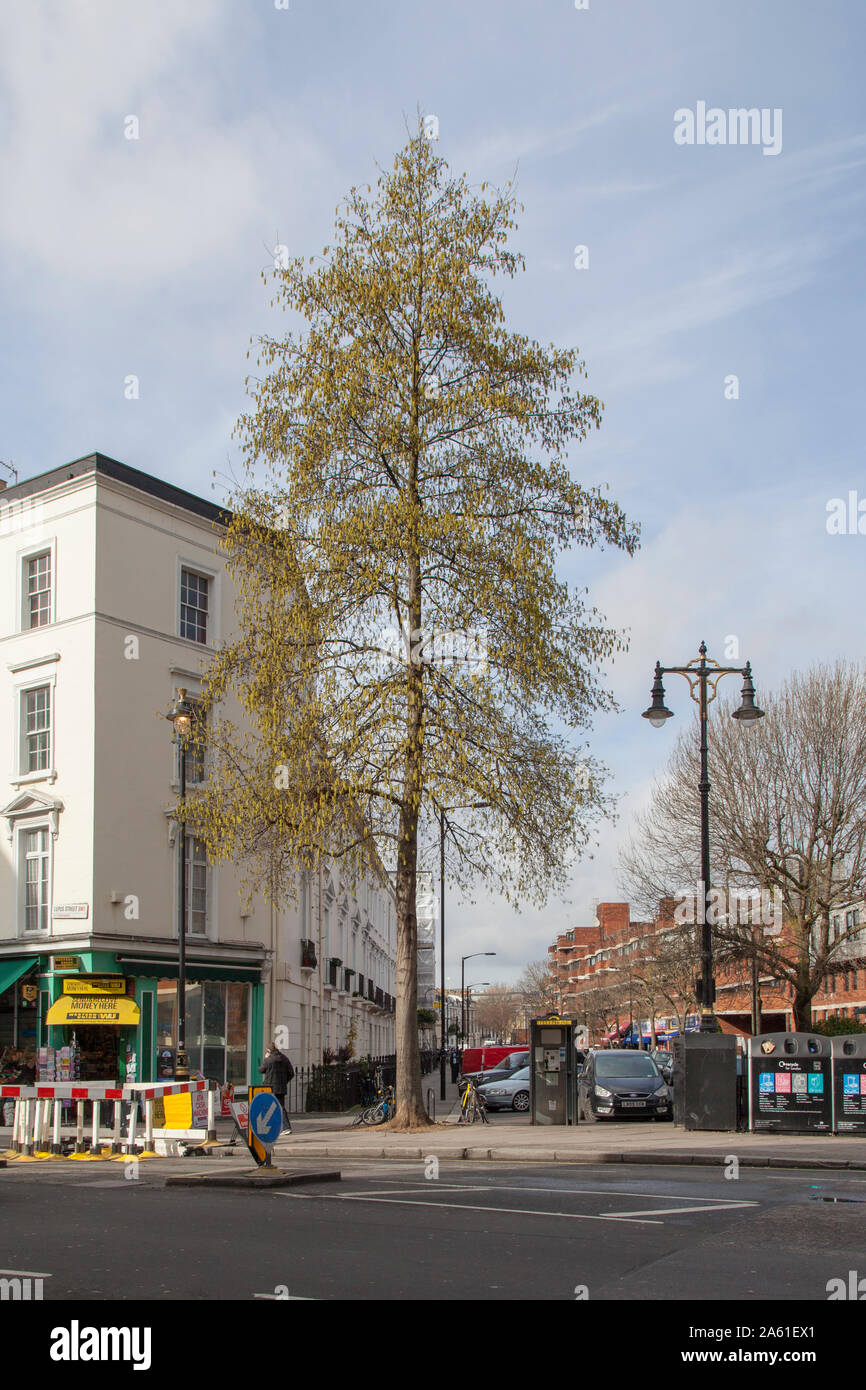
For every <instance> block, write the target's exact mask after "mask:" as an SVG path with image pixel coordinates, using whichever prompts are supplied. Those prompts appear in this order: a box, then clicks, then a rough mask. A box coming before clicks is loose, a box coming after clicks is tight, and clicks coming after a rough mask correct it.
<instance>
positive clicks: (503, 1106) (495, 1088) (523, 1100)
mask: <svg viewBox="0 0 866 1390" xmlns="http://www.w3.org/2000/svg"><path fill="white" fill-rule="evenodd" d="M478 1094H479V1095H481V1096H483V1097H484V1101H485V1104H486V1106H487V1109H488V1110H516V1111H517V1112H518V1113H519V1114H525V1113H526V1111H527V1110H528V1109H529V1067H521V1068H520V1070H519V1071H516V1072H514V1073H513V1074H512V1075H511V1076H509V1077H508V1078H507V1080H505V1081H489V1082H487V1084H486V1085H484V1086H479V1087H478Z"/></svg>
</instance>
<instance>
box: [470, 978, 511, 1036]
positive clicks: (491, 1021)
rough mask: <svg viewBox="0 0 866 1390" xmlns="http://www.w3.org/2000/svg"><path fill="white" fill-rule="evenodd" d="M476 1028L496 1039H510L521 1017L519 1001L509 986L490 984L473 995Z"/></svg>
mask: <svg viewBox="0 0 866 1390" xmlns="http://www.w3.org/2000/svg"><path fill="white" fill-rule="evenodd" d="M472 1007H473V1009H474V1012H475V1019H476V1023H477V1025H478V1027H479V1028H480V1029H481V1031H482V1032H483V1033H486V1034H488V1035H492V1036H494V1037H497V1038H510V1037H511V1034H512V1032H513V1031H514V1027H515V1023H516V1022H517V1020H518V1019H519V1018H520V1015H521V1001H520V997H519V995H516V994H515V992H514V990H513V989H512V987H511V985H505V984H492V985H489V986H488V987H487V988H486V989H485V990H483V991H479V992H478V993H477V994H474V995H473V998H472Z"/></svg>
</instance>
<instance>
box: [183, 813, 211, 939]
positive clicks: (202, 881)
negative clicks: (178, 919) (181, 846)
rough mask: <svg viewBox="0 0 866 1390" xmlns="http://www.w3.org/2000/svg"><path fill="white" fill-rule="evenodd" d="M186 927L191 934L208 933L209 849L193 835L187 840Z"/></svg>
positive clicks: (202, 934) (204, 934) (200, 934)
mask: <svg viewBox="0 0 866 1390" xmlns="http://www.w3.org/2000/svg"><path fill="white" fill-rule="evenodd" d="M186 895H187V898H186V905H187V919H186V929H187V933H188V935H190V936H206V935H207V850H206V849H205V845H204V841H203V840H198V839H196V838H195V836H193V835H188V836H187V840H186Z"/></svg>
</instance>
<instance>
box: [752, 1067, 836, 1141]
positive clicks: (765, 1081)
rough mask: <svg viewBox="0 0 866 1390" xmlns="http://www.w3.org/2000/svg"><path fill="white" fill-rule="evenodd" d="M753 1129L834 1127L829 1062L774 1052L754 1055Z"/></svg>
mask: <svg viewBox="0 0 866 1390" xmlns="http://www.w3.org/2000/svg"><path fill="white" fill-rule="evenodd" d="M750 1061H751V1076H752V1095H751V1102H752V1128H753V1129H773V1130H791V1131H799V1132H800V1133H802V1132H803V1131H805V1130H827V1131H829V1130H830V1129H831V1128H832V1110H831V1106H832V1097H831V1094H830V1066H829V1062H830V1059H829V1058H828V1057H809V1056H801V1057H791V1056H787V1057H786V1056H784V1055H783V1056H778V1055H774V1054H773V1053H770V1054H767V1053H765V1054H763V1055H760V1054H759V1055H757V1056H756V1055H754V1054H753V1055H752V1056H751V1058H750Z"/></svg>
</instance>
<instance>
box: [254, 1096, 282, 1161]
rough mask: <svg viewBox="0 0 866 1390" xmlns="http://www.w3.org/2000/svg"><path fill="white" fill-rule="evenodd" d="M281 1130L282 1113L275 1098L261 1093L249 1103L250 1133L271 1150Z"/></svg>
mask: <svg viewBox="0 0 866 1390" xmlns="http://www.w3.org/2000/svg"><path fill="white" fill-rule="evenodd" d="M282 1128H283V1111H282V1107H281V1106H280V1102H279V1101H278V1100H277V1098H276V1096H275V1095H273V1094H271V1092H269V1091H261V1092H259V1094H258V1095H257V1096H254V1097H253V1099H252V1100H251V1101H250V1132H251V1133H252V1134H254V1135H255V1137H256V1138H257V1139H258V1141H259V1143H260V1144H264V1146H265V1148H268V1149H270V1148H273V1146H274V1144H275V1143H276V1142H277V1140H278V1139H279V1137H280V1134H281V1133H282Z"/></svg>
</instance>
